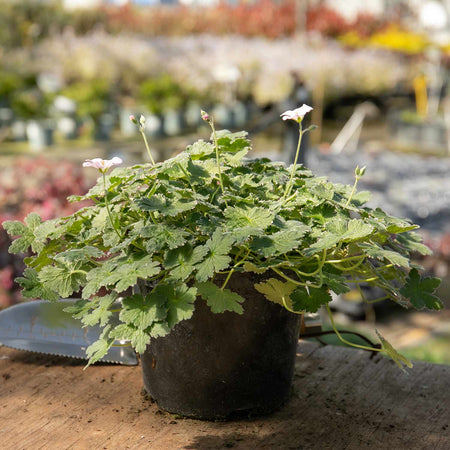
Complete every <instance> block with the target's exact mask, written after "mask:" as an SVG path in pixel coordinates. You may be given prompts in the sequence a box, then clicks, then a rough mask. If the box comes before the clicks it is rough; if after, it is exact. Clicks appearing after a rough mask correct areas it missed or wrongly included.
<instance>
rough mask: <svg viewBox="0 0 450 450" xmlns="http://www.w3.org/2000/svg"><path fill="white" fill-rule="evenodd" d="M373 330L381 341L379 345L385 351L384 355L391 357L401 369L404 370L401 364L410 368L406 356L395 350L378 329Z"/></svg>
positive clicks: (410, 365) (409, 362)
mask: <svg viewBox="0 0 450 450" xmlns="http://www.w3.org/2000/svg"><path fill="white" fill-rule="evenodd" d="M375 332H376V333H377V336H378V338H379V339H380V341H381V346H382V348H383V350H384V352H385V353H386V355H387V356H389V357H390V358H392V360H393V361H394V362H395V364H397V366H398V367H399V368H400V369H402V370H403V371H404V370H405V369H404V368H403V365H405V366H406V367H409V368H412V366H413V365H412V363H411V361H410V360H409V359H408V358H406V357H405V356H403V355H401V354H400V353H399V352H398V351H397V350H395V348H394V347H392V345H391V344H390V343H389V342H388V341H387V340H386V339H385V338H384V337H383V336H381V334H380V333H379V332H378V330H375Z"/></svg>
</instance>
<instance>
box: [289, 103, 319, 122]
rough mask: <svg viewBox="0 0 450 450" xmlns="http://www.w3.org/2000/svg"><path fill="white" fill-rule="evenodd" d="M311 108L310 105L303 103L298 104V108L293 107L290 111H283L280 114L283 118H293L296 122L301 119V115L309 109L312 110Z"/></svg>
mask: <svg viewBox="0 0 450 450" xmlns="http://www.w3.org/2000/svg"><path fill="white" fill-rule="evenodd" d="M312 110H313V108H311V106H308V105H305V104H303V105H302V106H300V108H297V109H294V110H292V111H285V112H284V113H283V114H281V118H282V119H283V120H295V121H296V122H299V123H300V122H301V121H302V120H303V117H305V115H306V114H307V113H309V112H310V111H312Z"/></svg>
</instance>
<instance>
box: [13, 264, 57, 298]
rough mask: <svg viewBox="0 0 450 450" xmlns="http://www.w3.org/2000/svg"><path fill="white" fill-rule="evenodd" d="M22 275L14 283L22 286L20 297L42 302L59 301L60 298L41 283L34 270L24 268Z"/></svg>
mask: <svg viewBox="0 0 450 450" xmlns="http://www.w3.org/2000/svg"><path fill="white" fill-rule="evenodd" d="M23 275H24V276H23V277H19V278H16V279H15V281H16V283H18V284H20V286H22V288H23V289H22V295H23V296H24V297H26V298H38V299H42V300H59V298H60V296H59V295H58V294H57V293H56V292H55V291H54V290H52V289H49V288H48V287H47V286H45V285H44V284H43V283H42V281H41V280H40V279H39V277H38V273H37V272H36V270H34V269H31V268H26V269H25V270H24V272H23Z"/></svg>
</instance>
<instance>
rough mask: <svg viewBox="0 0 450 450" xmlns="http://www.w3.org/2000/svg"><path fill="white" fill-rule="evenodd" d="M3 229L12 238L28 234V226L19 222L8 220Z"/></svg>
mask: <svg viewBox="0 0 450 450" xmlns="http://www.w3.org/2000/svg"><path fill="white" fill-rule="evenodd" d="M2 227H3V228H4V229H5V230H6V232H7V233H8V234H9V235H10V236H11V237H15V236H22V235H24V234H25V233H26V232H27V226H26V225H24V224H23V223H22V222H19V221H18V220H6V221H5V222H3V223H2Z"/></svg>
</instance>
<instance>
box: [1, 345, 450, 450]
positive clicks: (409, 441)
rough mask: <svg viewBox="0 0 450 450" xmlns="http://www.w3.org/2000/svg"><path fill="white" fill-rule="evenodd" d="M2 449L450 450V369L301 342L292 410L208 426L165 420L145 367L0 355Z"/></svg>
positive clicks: (289, 406) (21, 354) (11, 353)
mask: <svg viewBox="0 0 450 450" xmlns="http://www.w3.org/2000/svg"><path fill="white" fill-rule="evenodd" d="M0 398H1V406H0V448H1V449H4V450H9V449H12V450H15V449H19V450H21V449H30V450H31V449H32V450H38V449H46V450H47V449H57V450H60V449H93V450H96V449H121V450H122V449H147V448H150V449H164V450H166V449H222V448H233V449H245V450H247V449H318V450H322V449H358V450H359V449H367V448H370V449H377V450H380V449H389V450H401V449H408V450H411V449H436V450H438V449H442V450H449V449H450V366H442V365H433V364H427V363H422V362H420V363H416V364H415V365H414V368H413V369H412V370H411V371H409V374H405V373H403V372H401V371H400V370H399V369H398V368H397V367H396V366H395V365H394V364H392V363H391V361H388V360H387V359H385V358H382V357H375V358H374V359H370V355H369V354H368V353H366V352H363V351H358V350H353V349H348V348H342V347H332V346H326V347H320V346H319V345H317V344H315V343H310V342H302V341H301V342H300V343H299V353H298V356H297V361H296V373H295V379H294V388H293V392H292V397H291V400H290V401H289V403H288V404H287V405H286V406H285V407H284V408H282V409H281V410H280V411H278V412H277V413H275V414H273V415H272V416H270V417H263V418H261V417H260V418H246V419H244V420H241V421H235V422H203V421H199V420H190V419H183V418H179V417H175V416H173V415H171V414H168V413H165V412H162V411H160V410H159V409H158V406H157V405H156V404H154V403H153V404H152V403H151V402H150V401H149V400H148V399H146V398H145V396H144V395H143V393H142V381H141V370H140V367H139V366H137V367H125V366H117V365H107V364H104V365H96V366H93V367H90V368H88V369H87V370H83V363H82V362H78V361H74V360H71V359H66V358H59V357H51V356H45V355H38V354H33V353H27V352H21V351H16V350H11V349H7V348H4V347H0Z"/></svg>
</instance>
